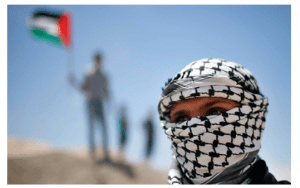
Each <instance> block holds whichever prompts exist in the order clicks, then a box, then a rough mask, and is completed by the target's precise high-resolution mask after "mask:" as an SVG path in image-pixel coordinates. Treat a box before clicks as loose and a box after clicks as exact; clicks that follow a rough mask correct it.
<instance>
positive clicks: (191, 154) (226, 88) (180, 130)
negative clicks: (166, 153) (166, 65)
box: [158, 59, 268, 184]
mask: <svg viewBox="0 0 300 188" xmlns="http://www.w3.org/2000/svg"><path fill="white" fill-rule="evenodd" d="M193 97H223V98H226V99H230V100H233V101H235V102H238V103H240V104H242V106H240V107H236V108H233V109H231V110H229V111H227V112H223V113H221V114H220V115H212V116H199V117H193V118H192V119H190V120H187V121H185V122H182V123H172V122H171V120H170V112H169V108H170V106H172V104H174V103H176V102H179V101H181V100H185V99H189V98H193ZM267 106H268V101H267V98H266V97H264V96H263V95H262V94H260V92H259V88H258V85H257V83H256V81H255V79H254V77H253V76H252V74H251V73H250V71H248V70H247V69H245V68H244V67H242V66H241V65H239V64H237V63H234V62H228V61H224V60H220V59H203V60H199V61H196V62H192V63H191V64H189V65H188V66H186V67H185V68H184V69H183V70H182V71H181V72H179V73H178V74H177V75H176V76H175V77H174V78H173V79H172V80H169V83H168V84H167V85H166V87H165V89H164V91H163V94H162V95H161V97H160V102H159V106H158V111H159V113H160V119H161V126H162V128H163V129H164V130H165V133H166V134H167V136H168V138H169V139H170V140H171V141H172V150H173V155H174V158H175V159H176V161H177V162H178V164H179V168H180V169H179V170H178V169H171V170H170V172H169V177H168V182H169V184H174V183H179V184H181V183H183V182H182V179H183V177H182V176H184V177H186V178H188V179H189V180H190V181H192V182H193V183H198V184H206V183H222V182H226V181H227V182H230V181H231V182H235V181H237V179H239V178H240V177H242V176H243V175H244V174H245V172H247V170H248V169H249V168H250V167H251V166H252V165H253V164H254V163H255V161H256V160H257V153H258V150H259V149H260V142H261V138H262V135H263V131H264V127H265V117H266V114H267ZM182 174H183V175H182Z"/></svg>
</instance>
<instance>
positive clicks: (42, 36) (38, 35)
mask: <svg viewBox="0 0 300 188" xmlns="http://www.w3.org/2000/svg"><path fill="white" fill-rule="evenodd" d="M30 33H31V34H32V36H33V37H34V38H35V39H36V40H43V41H45V40H46V41H48V42H51V43H52V44H54V45H57V46H60V47H63V45H62V43H61V42H60V40H59V39H58V38H57V37H56V36H53V35H49V34H48V33H47V32H45V31H44V30H41V29H31V30H30Z"/></svg>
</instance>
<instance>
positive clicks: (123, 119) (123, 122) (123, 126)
mask: <svg viewBox="0 0 300 188" xmlns="http://www.w3.org/2000/svg"><path fill="white" fill-rule="evenodd" d="M127 126H128V122H127V116H126V108H125V106H122V107H121V109H120V115H119V117H118V130H119V134H120V150H121V153H122V155H123V153H124V146H125V143H126V140H127Z"/></svg>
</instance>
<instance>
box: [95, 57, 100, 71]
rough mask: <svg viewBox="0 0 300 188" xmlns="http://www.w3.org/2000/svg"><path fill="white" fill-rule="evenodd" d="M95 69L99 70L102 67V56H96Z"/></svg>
mask: <svg viewBox="0 0 300 188" xmlns="http://www.w3.org/2000/svg"><path fill="white" fill-rule="evenodd" d="M94 66H95V69H96V70H99V69H100V67H101V57H100V56H96V57H95V65H94Z"/></svg>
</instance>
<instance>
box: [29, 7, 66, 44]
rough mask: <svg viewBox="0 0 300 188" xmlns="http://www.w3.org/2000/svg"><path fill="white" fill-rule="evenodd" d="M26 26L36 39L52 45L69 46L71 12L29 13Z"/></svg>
mask: <svg viewBox="0 0 300 188" xmlns="http://www.w3.org/2000/svg"><path fill="white" fill-rule="evenodd" d="M28 27H29V30H30V33H31V35H32V36H33V37H34V38H35V39H36V40H42V41H46V42H50V43H52V44H54V45H58V46H62V47H66V48H69V47H71V14H70V13H69V12H65V13H55V12H49V11H36V12H35V13H34V14H33V15H31V17H30V19H29V22H28Z"/></svg>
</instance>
